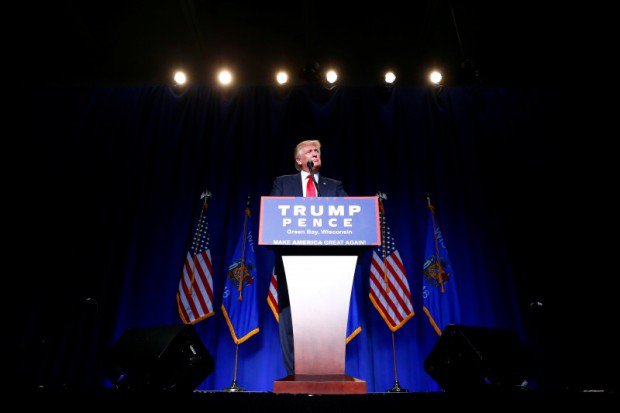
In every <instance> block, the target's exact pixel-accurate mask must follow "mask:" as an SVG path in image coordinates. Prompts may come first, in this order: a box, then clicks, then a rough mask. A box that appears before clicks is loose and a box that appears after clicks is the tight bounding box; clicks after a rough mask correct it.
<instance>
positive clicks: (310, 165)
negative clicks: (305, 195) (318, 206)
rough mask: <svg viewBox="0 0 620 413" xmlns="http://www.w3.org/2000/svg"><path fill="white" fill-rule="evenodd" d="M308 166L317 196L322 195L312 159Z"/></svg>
mask: <svg viewBox="0 0 620 413" xmlns="http://www.w3.org/2000/svg"><path fill="white" fill-rule="evenodd" d="M306 166H308V172H310V177H311V178H312V182H314V187H315V188H316V196H321V192H320V191H319V183H318V182H317V181H316V179H314V162H312V159H310V160H309V161H308V162H307V163H306Z"/></svg>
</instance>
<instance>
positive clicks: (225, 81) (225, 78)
mask: <svg viewBox="0 0 620 413" xmlns="http://www.w3.org/2000/svg"><path fill="white" fill-rule="evenodd" d="M217 80H218V82H220V84H221V85H223V86H228V85H230V84H231V83H232V80H233V77H232V73H230V72H229V71H228V70H226V69H224V70H221V71H220V73H219V74H218V75H217Z"/></svg>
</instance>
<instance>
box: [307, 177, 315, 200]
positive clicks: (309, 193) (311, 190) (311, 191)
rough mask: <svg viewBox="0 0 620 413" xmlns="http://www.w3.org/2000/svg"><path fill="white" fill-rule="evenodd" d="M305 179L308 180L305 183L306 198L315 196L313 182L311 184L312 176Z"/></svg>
mask: <svg viewBox="0 0 620 413" xmlns="http://www.w3.org/2000/svg"><path fill="white" fill-rule="evenodd" d="M306 179H308V182H307V183H306V196H316V188H315V187H314V182H312V175H308V176H307V177H306Z"/></svg>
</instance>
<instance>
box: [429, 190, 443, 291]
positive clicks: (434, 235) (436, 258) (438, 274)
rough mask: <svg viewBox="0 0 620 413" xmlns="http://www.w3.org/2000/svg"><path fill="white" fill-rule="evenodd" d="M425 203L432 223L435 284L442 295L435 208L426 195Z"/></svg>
mask: <svg viewBox="0 0 620 413" xmlns="http://www.w3.org/2000/svg"><path fill="white" fill-rule="evenodd" d="M426 201H427V203H428V209H429V210H430V211H431V220H432V222H433V239H434V241H435V263H436V265H437V282H439V285H440V286H441V292H442V294H443V293H444V292H445V289H444V286H443V279H444V276H443V275H444V274H445V271H444V269H443V267H442V266H441V260H440V259H439V244H438V240H437V223H436V222H435V208H434V207H433V204H432V203H431V196H430V194H428V193H427V194H426Z"/></svg>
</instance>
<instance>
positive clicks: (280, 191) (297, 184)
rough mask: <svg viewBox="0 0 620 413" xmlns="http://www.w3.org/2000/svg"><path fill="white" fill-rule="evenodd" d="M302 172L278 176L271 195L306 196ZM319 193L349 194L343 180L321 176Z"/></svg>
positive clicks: (326, 194) (332, 194) (323, 194)
mask: <svg viewBox="0 0 620 413" xmlns="http://www.w3.org/2000/svg"><path fill="white" fill-rule="evenodd" d="M300 175H301V173H297V174H294V175H282V176H278V177H277V178H276V180H275V181H273V189H272V190H271V194H270V195H271V196H304V192H303V191H304V189H303V187H302V186H301V176H300ZM319 194H320V195H321V196H347V193H346V192H345V191H344V188H343V186H342V182H340V181H336V180H335V179H330V178H326V177H324V176H323V175H321V176H320V177H319Z"/></svg>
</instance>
